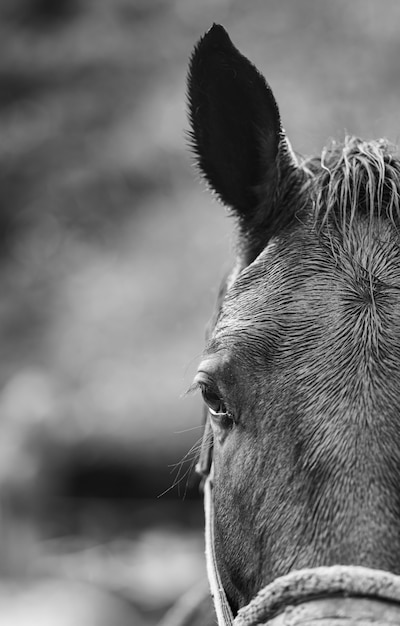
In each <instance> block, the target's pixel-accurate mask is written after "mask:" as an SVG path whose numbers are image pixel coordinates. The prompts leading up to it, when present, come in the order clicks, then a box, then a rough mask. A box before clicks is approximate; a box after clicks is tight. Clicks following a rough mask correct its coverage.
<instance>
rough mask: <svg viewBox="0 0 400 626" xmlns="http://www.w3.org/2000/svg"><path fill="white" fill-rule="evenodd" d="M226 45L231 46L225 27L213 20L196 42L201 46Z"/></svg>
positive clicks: (215, 46)
mask: <svg viewBox="0 0 400 626" xmlns="http://www.w3.org/2000/svg"><path fill="white" fill-rule="evenodd" d="M226 45H228V46H229V47H230V46H232V42H231V40H230V37H229V35H228V33H227V31H226V30H225V28H224V27H223V26H221V24H216V23H215V22H214V24H213V25H212V26H211V28H209V29H208V31H207V32H206V33H205V34H204V35H203V37H201V39H200V40H199V42H198V46H201V47H205V46H211V47H213V48H220V47H224V46H226Z"/></svg>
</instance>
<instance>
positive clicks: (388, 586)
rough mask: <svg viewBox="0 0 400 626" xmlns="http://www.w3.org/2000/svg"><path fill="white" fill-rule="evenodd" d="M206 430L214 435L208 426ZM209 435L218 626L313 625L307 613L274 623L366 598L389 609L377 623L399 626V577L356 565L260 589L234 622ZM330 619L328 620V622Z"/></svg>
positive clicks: (202, 468)
mask: <svg viewBox="0 0 400 626" xmlns="http://www.w3.org/2000/svg"><path fill="white" fill-rule="evenodd" d="M208 428H209V429H210V427H209V426H208ZM206 430H207V426H206ZM209 434H210V431H209V430H208V433H205V437H204V439H203V446H202V451H201V454H200V460H199V463H198V465H197V471H198V472H199V473H200V474H202V475H203V476H204V477H205V482H204V512H205V543H206V563H207V575H208V581H209V585H210V592H211V596H212V598H213V602H214V608H215V613H216V616H217V621H218V626H256V625H257V624H259V625H260V624H267V623H268V624H271V626H272V624H276V626H278V624H279V625H282V626H283V625H286V624H288V625H289V624H293V626H294V625H295V624H299V623H300V622H301V623H303V624H307V623H314V622H312V619H315V615H311V616H309V618H310V621H307V620H305V613H304V611H303V614H302V615H301V616H300V617H299V620H298V621H296V618H295V616H293V614H291V615H289V613H288V616H287V617H286V618H284V619H283V620H279V621H275V616H277V615H279V614H282V612H285V611H286V612H287V611H289V612H290V611H292V609H293V607H298V606H299V605H301V606H302V607H303V603H309V602H311V603H312V601H314V600H316V599H323V598H331V597H336V598H337V597H341V598H353V599H355V600H359V599H360V598H366V599H368V600H374V601H375V604H376V601H379V602H381V603H386V604H385V606H383V605H382V610H381V607H378V613H379V616H380V615H381V614H383V611H385V620H386V621H384V622H379V623H390V624H399V625H400V576H397V575H395V574H392V573H391V572H385V571H382V570H376V569H371V568H368V567H361V566H353V565H334V566H331V567H315V568H310V569H302V570H298V571H293V572H290V573H289V574H287V575H286V576H282V577H280V578H277V579H275V580H274V581H273V582H272V583H270V584H269V585H267V586H266V587H264V588H263V589H261V590H260V591H259V592H258V593H257V595H256V596H255V597H254V598H253V599H252V600H251V601H250V602H249V604H247V605H246V606H244V607H242V608H241V609H240V610H239V612H238V614H237V615H236V617H234V616H233V613H232V609H231V607H230V605H229V602H228V598H227V596H226V593H225V590H224V587H223V585H222V581H221V577H220V574H219V570H218V564H217V559H216V554H215V542H214V496H213V479H214V472H213V464H212V449H210V447H209V445H206V443H205V442H206V441H209ZM207 435H208V437H207ZM357 610H358V609H357ZM375 612H376V607H375ZM285 615H286V613H285ZM354 615H355V617H354V619H355V622H357V623H359V624H361V623H363V624H364V623H368V624H373V623H377V621H376V620H374V618H373V617H371V616H370V615H369V613H368V615H367V616H366V619H365V621H363V622H360V621H359V618H358V616H357V615H356V614H354ZM317 617H318V616H317ZM325 617H326V615H325V616H324V615H323V614H321V615H320V616H319V617H318V619H325ZM331 617H332V616H329V615H328V618H329V619H330V618H331ZM335 619H336V618H335ZM271 620H272V621H271ZM303 620H305V621H303ZM355 622H354V623H355ZM329 623H332V622H329ZM335 623H336V622H335ZM337 623H338V624H341V623H346V624H347V623H349V622H347V621H346V622H341V621H338V622H337Z"/></svg>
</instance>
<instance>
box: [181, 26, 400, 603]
mask: <svg viewBox="0 0 400 626" xmlns="http://www.w3.org/2000/svg"><path fill="white" fill-rule="evenodd" d="M188 100H189V118H190V125H191V132H190V136H191V144H192V148H193V150H194V153H195V155H196V158H197V161H198V165H199V167H200V170H201V172H202V174H203V175H204V177H205V179H206V181H207V183H208V185H209V187H210V188H211V190H212V191H213V192H214V193H215V194H216V195H217V196H218V197H219V199H220V200H222V202H223V203H224V204H225V205H226V206H227V207H229V210H230V211H231V212H232V214H233V215H234V216H235V218H236V221H237V261H236V265H235V267H234V268H233V270H232V272H231V273H230V275H229V276H228V277H227V279H226V280H225V281H224V284H223V286H222V289H221V292H220V297H219V300H218V304H217V309H216V312H215V315H214V317H213V322H212V324H211V326H210V329H209V333H208V338H207V344H206V348H205V351H204V354H203V358H202V361H201V363H200V365H199V368H198V372H197V375H196V377H195V385H196V386H197V387H198V388H199V389H200V391H201V393H202V395H203V399H204V402H205V404H206V406H207V408H208V417H207V420H208V421H209V424H210V426H211V429H212V446H213V501H214V508H215V512H214V516H215V517H214V522H213V533H214V545H215V554H216V561H217V565H218V570H219V574H220V577H221V581H222V585H223V587H224V590H225V593H226V596H227V598H228V601H229V605H230V606H231V608H232V611H233V613H236V612H237V611H238V610H239V609H240V607H243V606H245V605H246V604H247V603H248V602H249V601H250V600H251V598H253V596H255V594H256V593H257V592H258V591H259V590H260V589H261V588H263V587H264V586H265V585H268V584H269V583H271V582H272V581H273V580H275V579H276V578H277V577H281V576H285V575H287V574H289V573H290V572H293V571H296V570H302V569H304V568H318V567H322V566H323V567H326V566H335V565H340V566H350V565H351V566H363V567H367V568H373V569H379V570H385V571H387V572H391V573H394V574H400V489H399V485H400V393H399V389H400V245H399V243H400V239H399V224H400V211H399V193H400V161H399V160H398V159H397V158H396V156H395V154H394V152H393V150H392V149H391V146H390V145H389V144H388V142H386V141H383V140H380V141H370V142H367V141H362V140H360V139H358V138H355V137H347V138H346V139H345V141H344V142H343V143H341V144H332V145H331V146H330V147H328V148H326V149H325V150H324V151H323V153H322V155H321V156H320V157H318V158H310V159H302V158H299V157H297V156H296V155H295V154H294V152H293V150H292V148H291V146H290V143H289V141H288V139H287V137H286V134H285V132H284V130H283V127H282V124H281V119H280V114H279V109H278V106H277V103H276V101H275V98H274V96H273V93H272V91H271V89H270V87H269V86H268V84H267V83H266V81H265V80H264V78H263V76H262V75H261V74H260V73H259V71H258V70H257V69H256V68H255V67H254V66H253V65H252V63H250V61H249V60H247V59H246V58H245V57H244V56H243V55H242V54H241V53H240V52H239V51H238V50H237V49H236V48H235V47H234V45H233V44H232V42H231V41H230V39H229V37H228V35H227V33H226V31H225V30H224V29H223V28H222V27H221V26H217V25H214V26H213V27H212V28H211V30H210V31H208V33H207V34H206V35H205V36H204V37H203V38H202V39H201V40H200V41H199V43H198V44H197V46H196V48H195V50H194V52H193V55H192V58H191V61H190V68H189V75H188Z"/></svg>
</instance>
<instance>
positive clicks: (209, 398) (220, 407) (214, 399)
mask: <svg viewBox="0 0 400 626" xmlns="http://www.w3.org/2000/svg"><path fill="white" fill-rule="evenodd" d="M201 393H202V395H203V400H204V402H205V403H206V405H207V406H208V409H209V411H210V413H211V415H228V410H227V408H226V406H225V404H224V402H223V400H222V399H221V398H220V397H219V395H218V394H217V393H216V392H215V391H212V390H211V389H209V388H208V387H206V386H203V387H202V390H201Z"/></svg>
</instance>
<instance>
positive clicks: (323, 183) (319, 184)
mask: <svg viewBox="0 0 400 626" xmlns="http://www.w3.org/2000/svg"><path fill="white" fill-rule="evenodd" d="M395 153H396V148H395V146H393V145H392V144H390V143H389V142H388V141H387V140H386V139H378V140H376V141H364V140H362V139H359V138H358V137H354V136H347V137H346V138H345V140H344V142H343V143H337V142H332V143H331V144H330V145H329V146H328V147H325V148H324V149H323V151H322V154H321V157H320V158H315V157H314V158H310V159H305V160H304V161H303V162H302V164H301V166H302V169H303V171H304V172H305V173H306V174H307V182H306V184H305V188H307V189H308V190H309V189H311V196H312V199H313V205H314V219H315V224H316V226H317V227H318V230H320V231H322V230H323V229H324V227H325V226H327V227H328V229H329V227H332V225H333V226H334V227H335V230H336V231H337V232H339V234H340V235H342V237H344V238H345V237H346V235H349V234H351V231H352V226H353V223H354V220H355V218H356V217H357V216H359V215H364V216H366V217H367V219H369V220H370V222H371V224H372V222H373V221H374V219H375V218H376V217H377V218H378V219H379V218H382V217H386V218H387V219H388V220H389V221H390V223H391V224H392V226H394V228H395V229H396V231H397V230H398V228H399V225H400V201H399V196H400V159H399V158H398V156H396V154H395Z"/></svg>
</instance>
